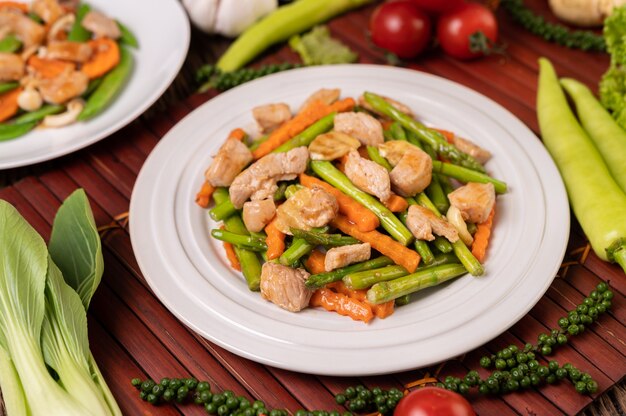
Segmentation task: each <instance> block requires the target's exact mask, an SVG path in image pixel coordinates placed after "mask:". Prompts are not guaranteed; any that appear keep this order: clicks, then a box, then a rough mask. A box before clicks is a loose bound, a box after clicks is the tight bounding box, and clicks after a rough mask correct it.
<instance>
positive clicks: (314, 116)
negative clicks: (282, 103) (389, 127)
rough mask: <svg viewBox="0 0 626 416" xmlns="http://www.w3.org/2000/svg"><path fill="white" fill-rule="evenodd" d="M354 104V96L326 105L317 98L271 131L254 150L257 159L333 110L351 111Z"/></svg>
mask: <svg viewBox="0 0 626 416" xmlns="http://www.w3.org/2000/svg"><path fill="white" fill-rule="evenodd" d="M354 105H355V102H354V100H353V99H352V98H345V99H343V100H340V101H336V102H334V103H332V104H331V105H326V104H324V103H323V102H321V101H319V100H315V101H313V102H312V103H311V104H309V105H307V106H306V107H305V108H304V109H303V110H302V111H300V112H299V113H298V114H296V115H295V117H294V118H292V119H291V120H288V121H286V122H285V123H283V124H282V125H281V126H280V127H278V128H277V129H276V130H274V131H273V132H272V133H270V135H269V137H268V138H267V140H266V141H264V142H263V143H261V144H260V145H259V147H258V148H257V149H256V150H255V151H254V152H252V155H253V156H254V158H255V159H260V158H262V157H263V156H265V155H267V154H268V153H270V152H271V151H272V150H274V149H276V148H277V147H278V146H280V145H281V144H283V143H285V142H286V141H288V140H289V139H291V138H293V137H294V136H296V135H297V134H299V133H302V131H304V129H306V128H307V127H309V126H310V125H311V124H313V123H315V122H316V121H318V120H319V119H321V118H322V117H325V116H327V115H329V114H330V113H333V112H338V113H339V112H343V111H349V110H351V109H353V108H354Z"/></svg>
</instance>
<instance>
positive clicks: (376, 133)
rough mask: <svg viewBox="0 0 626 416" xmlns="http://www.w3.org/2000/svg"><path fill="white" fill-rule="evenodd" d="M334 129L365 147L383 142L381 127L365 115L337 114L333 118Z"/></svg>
mask: <svg viewBox="0 0 626 416" xmlns="http://www.w3.org/2000/svg"><path fill="white" fill-rule="evenodd" d="M334 129H335V131H338V132H339V133H345V134H347V135H348V136H352V137H354V138H355V139H357V140H358V141H360V142H361V143H362V144H364V145H367V146H376V145H379V144H381V143H382V142H384V137H383V125H382V124H380V121H378V120H376V119H375V118H374V117H372V116H370V115H369V114H366V113H354V112H347V113H339V114H337V115H336V116H335V127H334Z"/></svg>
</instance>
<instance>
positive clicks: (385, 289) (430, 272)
mask: <svg viewBox="0 0 626 416" xmlns="http://www.w3.org/2000/svg"><path fill="white" fill-rule="evenodd" d="M465 273H467V270H465V267H463V265H461V264H444V265H441V266H433V267H425V268H424V269H418V270H417V271H416V272H415V273H413V274H409V275H406V276H403V277H399V278H397V279H394V280H390V281H386V282H381V283H376V284H375V285H374V286H372V287H371V288H370V289H369V290H368V291H367V300H368V301H369V302H370V303H373V304H379V303H384V302H388V301H390V300H392V299H395V298H398V297H401V296H404V295H407V294H410V293H415V292H417V291H419V290H422V289H425V288H427V287H432V286H436V285H438V284H441V283H443V282H446V281H448V280H451V279H454V278H456V277H459V276H461V275H463V274H465Z"/></svg>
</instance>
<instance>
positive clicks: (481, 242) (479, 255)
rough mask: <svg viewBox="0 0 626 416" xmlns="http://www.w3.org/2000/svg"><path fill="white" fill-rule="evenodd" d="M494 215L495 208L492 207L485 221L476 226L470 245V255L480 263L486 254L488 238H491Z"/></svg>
mask: <svg viewBox="0 0 626 416" xmlns="http://www.w3.org/2000/svg"><path fill="white" fill-rule="evenodd" d="M495 215H496V206H495V205H494V206H493V208H492V209H491V212H490V213H489V216H488V217H487V219H486V220H485V221H484V222H481V223H480V224H478V225H477V226H476V232H475V233H474V242H473V243H472V254H473V255H474V257H476V259H477V260H478V261H479V262H481V263H482V262H483V260H484V259H485V255H486V254H487V246H488V245H489V237H491V228H492V227H493V217H494V216H495Z"/></svg>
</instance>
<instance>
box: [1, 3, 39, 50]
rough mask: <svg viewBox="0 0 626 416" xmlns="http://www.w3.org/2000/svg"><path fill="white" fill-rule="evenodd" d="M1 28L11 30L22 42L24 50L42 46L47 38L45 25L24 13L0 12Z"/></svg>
mask: <svg viewBox="0 0 626 416" xmlns="http://www.w3.org/2000/svg"><path fill="white" fill-rule="evenodd" d="M0 28H9V29H8V30H9V32H10V33H14V34H15V36H17V37H18V38H19V40H21V41H22V43H23V44H24V49H28V48H30V47H31V46H33V45H39V44H41V42H43V39H44V37H45V36H46V29H45V28H44V27H43V25H40V24H39V23H37V22H35V21H34V20H33V19H31V18H30V17H28V16H26V15H24V14H22V13H14V12H11V11H2V12H0Z"/></svg>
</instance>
